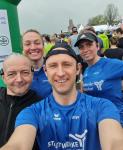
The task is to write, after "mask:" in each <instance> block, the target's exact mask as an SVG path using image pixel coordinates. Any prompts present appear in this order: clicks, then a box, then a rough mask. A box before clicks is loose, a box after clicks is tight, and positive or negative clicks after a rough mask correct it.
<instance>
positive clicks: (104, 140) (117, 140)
mask: <svg viewBox="0 0 123 150" xmlns="http://www.w3.org/2000/svg"><path fill="white" fill-rule="evenodd" d="M99 136H100V143H101V146H102V150H123V128H122V127H121V125H120V124H119V123H118V122H117V121H116V120H113V119H104V120H102V121H101V122H100V123H99Z"/></svg>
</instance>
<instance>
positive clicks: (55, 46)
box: [44, 42, 80, 64]
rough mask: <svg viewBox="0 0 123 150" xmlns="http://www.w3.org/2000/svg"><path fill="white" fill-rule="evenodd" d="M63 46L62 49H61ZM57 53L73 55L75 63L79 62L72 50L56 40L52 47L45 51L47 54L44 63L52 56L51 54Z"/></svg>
mask: <svg viewBox="0 0 123 150" xmlns="http://www.w3.org/2000/svg"><path fill="white" fill-rule="evenodd" d="M56 48H57V49H56ZM62 48H64V49H65V50H64V49H62ZM58 54H67V55H69V56H71V57H73V58H74V59H75V60H76V61H77V63H79V62H80V60H79V58H78V56H77V55H76V53H75V52H74V50H73V49H72V48H71V47H70V46H69V45H68V44H66V43H60V42H57V43H56V44H55V45H54V46H53V47H52V49H51V50H50V51H49V52H48V53H47V55H46V56H45V57H44V64H45V63H46V61H47V59H48V58H49V57H50V56H52V55H58Z"/></svg>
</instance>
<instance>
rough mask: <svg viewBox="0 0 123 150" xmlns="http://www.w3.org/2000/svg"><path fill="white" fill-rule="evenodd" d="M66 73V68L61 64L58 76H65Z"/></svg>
mask: <svg viewBox="0 0 123 150" xmlns="http://www.w3.org/2000/svg"><path fill="white" fill-rule="evenodd" d="M64 74H65V71H64V68H63V67H62V66H59V67H58V68H57V75H58V76H63V75H64Z"/></svg>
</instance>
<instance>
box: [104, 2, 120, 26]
mask: <svg viewBox="0 0 123 150" xmlns="http://www.w3.org/2000/svg"><path fill="white" fill-rule="evenodd" d="M104 16H105V19H106V21H107V23H108V24H109V25H113V24H114V23H115V22H116V20H117V19H118V17H119V13H118V9H117V7H116V6H115V5H114V4H109V5H108V6H107V8H106V10H105V15H104Z"/></svg>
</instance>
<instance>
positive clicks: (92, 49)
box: [78, 40, 99, 65]
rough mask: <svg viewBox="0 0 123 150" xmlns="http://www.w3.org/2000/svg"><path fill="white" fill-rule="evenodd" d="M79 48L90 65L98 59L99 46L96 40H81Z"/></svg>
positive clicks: (81, 54)
mask: <svg viewBox="0 0 123 150" xmlns="http://www.w3.org/2000/svg"><path fill="white" fill-rule="evenodd" d="M78 48H79V50H80V56H81V57H82V59H83V60H85V61H86V62H87V63H88V65H92V64H94V63H95V62H96V61H97V60H98V58H99V56H98V55H97V51H98V49H99V47H98V45H97V43H96V42H95V41H94V42H91V41H89V40H85V41H82V42H81V41H80V43H79V45H78Z"/></svg>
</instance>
